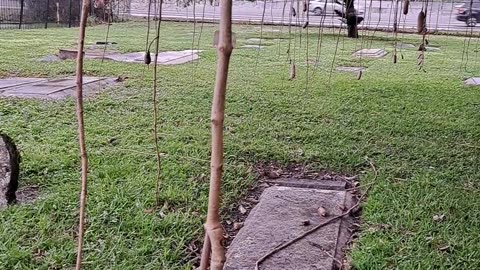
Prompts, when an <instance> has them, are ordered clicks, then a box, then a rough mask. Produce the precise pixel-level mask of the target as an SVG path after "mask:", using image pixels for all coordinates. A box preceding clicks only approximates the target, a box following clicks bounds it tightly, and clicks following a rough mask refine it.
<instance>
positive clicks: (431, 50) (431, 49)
mask: <svg viewBox="0 0 480 270" xmlns="http://www.w3.org/2000/svg"><path fill="white" fill-rule="evenodd" d="M425 50H426V51H427V52H439V51H440V50H441V49H440V48H438V47H432V46H427V47H425Z"/></svg>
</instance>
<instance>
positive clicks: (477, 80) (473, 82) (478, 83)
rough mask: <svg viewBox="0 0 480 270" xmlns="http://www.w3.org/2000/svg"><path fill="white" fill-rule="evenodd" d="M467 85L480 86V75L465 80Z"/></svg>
mask: <svg viewBox="0 0 480 270" xmlns="http://www.w3.org/2000/svg"><path fill="white" fill-rule="evenodd" d="M464 83H465V85H469V86H480V77H473V78H470V79H468V80H465V82H464Z"/></svg>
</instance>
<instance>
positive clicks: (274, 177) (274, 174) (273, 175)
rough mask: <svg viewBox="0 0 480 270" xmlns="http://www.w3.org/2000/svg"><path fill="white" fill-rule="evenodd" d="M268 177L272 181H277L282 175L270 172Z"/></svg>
mask: <svg viewBox="0 0 480 270" xmlns="http://www.w3.org/2000/svg"><path fill="white" fill-rule="evenodd" d="M267 176H268V178H270V179H277V178H280V173H279V172H278V171H269V172H268V174H267Z"/></svg>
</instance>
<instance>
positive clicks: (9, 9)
mask: <svg viewBox="0 0 480 270" xmlns="http://www.w3.org/2000/svg"><path fill="white" fill-rule="evenodd" d="M94 2H95V0H90V11H89V13H90V14H89V16H90V18H91V19H92V20H94V21H103V22H121V21H125V20H126V19H127V18H128V14H129V11H130V0H110V1H108V0H105V5H102V7H101V8H95V6H96V5H94ZM81 5H82V1H80V0H0V29H12V28H13V29H31V28H51V27H75V26H78V25H79V23H80V12H81Z"/></svg>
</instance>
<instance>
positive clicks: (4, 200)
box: [0, 134, 20, 207]
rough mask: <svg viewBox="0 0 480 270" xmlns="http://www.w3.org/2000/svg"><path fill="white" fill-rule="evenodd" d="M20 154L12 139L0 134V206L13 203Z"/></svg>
mask: <svg viewBox="0 0 480 270" xmlns="http://www.w3.org/2000/svg"><path fill="white" fill-rule="evenodd" d="M19 164H20V154H19V153H18V151H17V147H16V146H15V144H14V143H13V140H12V139H11V138H10V137H9V136H7V135H5V134H0V207H2V206H5V205H7V204H11V203H15V201H16V193H15V192H16V191H17V188H18V175H19Z"/></svg>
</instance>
